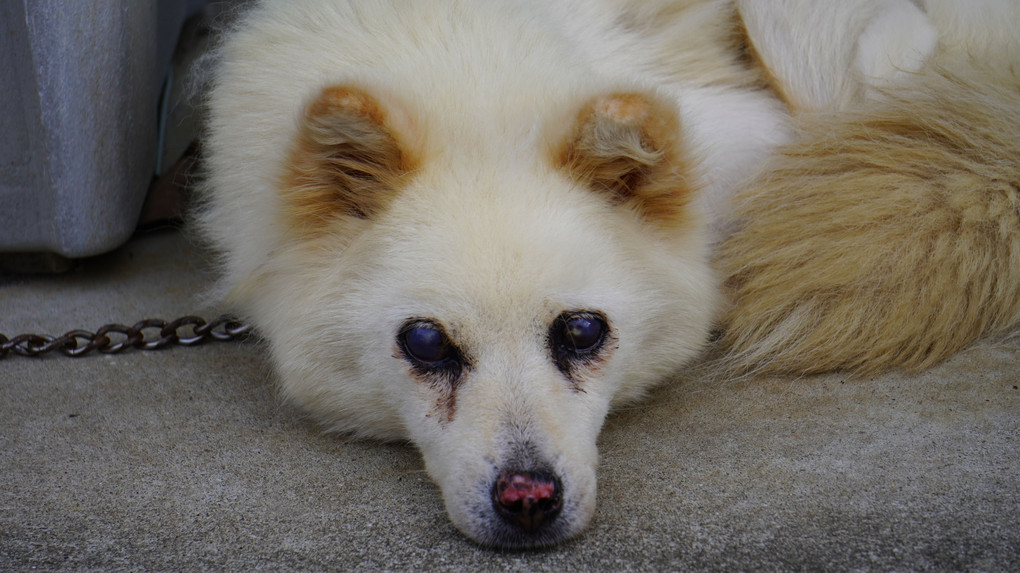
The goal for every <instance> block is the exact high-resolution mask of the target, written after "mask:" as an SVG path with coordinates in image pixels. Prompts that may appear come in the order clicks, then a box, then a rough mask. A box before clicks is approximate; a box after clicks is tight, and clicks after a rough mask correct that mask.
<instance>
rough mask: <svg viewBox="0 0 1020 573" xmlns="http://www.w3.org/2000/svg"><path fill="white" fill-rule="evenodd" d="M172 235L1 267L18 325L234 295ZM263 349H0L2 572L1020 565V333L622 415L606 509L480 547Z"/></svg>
mask: <svg viewBox="0 0 1020 573" xmlns="http://www.w3.org/2000/svg"><path fill="white" fill-rule="evenodd" d="M210 277H211V273H210V271H209V268H208V266H207V265H206V263H205V256H204V255H203V253H202V251H201V250H199V249H198V248H197V247H195V246H193V245H191V244H190V243H189V242H188V241H187V240H185V239H184V238H183V237H182V236H181V235H180V234H179V233H177V232H173V231H164V232H158V233H152V234H147V235H140V236H138V237H136V238H135V239H134V240H132V241H131V242H130V243H129V244H128V245H127V246H126V247H124V248H122V249H121V250H119V251H117V252H115V253H113V254H111V255H107V256H104V257H100V258H97V259H91V260H87V261H84V262H83V263H81V265H80V266H79V268H78V269H77V270H75V271H73V272H71V273H68V274H64V275H59V276H14V277H12V276H6V277H0V332H2V333H4V334H6V335H8V336H11V335H13V334H15V333H21V332H46V333H62V332H64V331H67V330H71V329H73V328H87V329H89V330H95V329H96V328H97V327H98V326H100V325H102V324H105V323H108V322H122V323H128V324H130V323H133V322H135V321H137V320H139V319H141V318H147V317H150V316H154V317H161V318H169V317H172V316H177V315H181V314H188V313H193V312H196V311H197V312H201V313H203V314H205V315H207V316H212V315H215V314H216V311H217V309H216V308H214V307H210V306H209V305H206V304H203V303H202V297H201V295H200V293H201V292H202V291H203V289H204V288H206V287H207V285H208V283H209V280H210ZM264 354H265V353H264V350H263V348H261V347H260V345H259V344H258V343H255V342H244V343H216V344H209V345H205V346H202V347H197V348H174V349H171V350H164V351H159V352H141V351H133V352H127V353H123V354H119V355H112V356H106V355H98V354H95V355H91V356H89V357H86V358H81V359H71V358H66V357H62V356H56V355H52V356H47V357H45V358H24V357H19V356H9V357H7V358H4V359H0V480H2V484H3V485H2V487H0V570H28V569H33V568H38V569H43V570H61V569H74V570H82V569H90V570H96V569H100V570H108V569H111V570H112V569H135V570H155V571H167V570H174V571H180V570H197V569H202V570H206V569H227V570H251V569H255V568H265V569H269V570H274V571H286V570H331V569H339V570H343V569H354V568H358V569H360V570H462V569H471V570H495V571H503V570H512V571H516V570H549V571H554V570H555V571H569V570H689V569H710V570H803V569H809V570H818V569H838V570H847V569H866V570H893V569H895V570H977V571H1005V570H1013V571H1016V570H1020V450H1018V438H1020V390H1018V389H1017V387H1018V385H1020V368H1018V366H1020V341H1016V340H1014V341H1010V342H1004V343H999V344H994V345H984V346H982V347H980V348H976V349H972V350H970V351H968V352H965V353H963V354H961V355H959V356H957V357H956V358H954V359H953V360H951V361H949V362H948V363H946V364H943V365H942V366H940V367H937V368H935V369H933V370H930V371H928V372H926V373H924V374H921V375H919V376H904V375H898V374H890V375H885V376H882V377H878V378H874V379H865V380H852V379H847V378H845V377H843V376H839V375H830V376H822V377H814V378H807V379H799V380H793V379H765V380H749V381H740V382H723V383H718V382H711V381H710V380H709V378H707V377H705V376H697V375H692V376H689V377H688V378H687V379H685V380H682V381H678V382H677V383H676V384H673V385H670V386H668V387H665V388H663V389H662V390H661V391H659V392H657V393H656V394H655V395H654V396H653V397H652V398H651V399H650V400H648V401H647V402H646V403H644V404H643V405H641V406H639V407H636V408H633V409H630V410H627V411H624V412H619V413H617V414H615V415H614V416H613V417H611V419H610V420H609V422H608V424H607V427H606V429H605V431H604V433H603V435H602V439H601V452H602V466H601V468H600V476H599V477H600V490H599V509H598V512H597V514H596V518H595V521H594V523H593V524H592V526H591V527H590V528H589V529H588V531H587V532H586V533H585V534H584V535H582V536H581V537H579V538H577V539H576V540H573V541H571V542H569V543H566V544H564V545H562V546H559V547H556V548H553V549H549V550H545V551H537V552H498V551H492V550H488V549H483V548H479V547H477V546H475V545H474V544H472V543H471V542H469V541H467V540H466V539H465V538H464V537H462V536H461V535H460V534H459V533H458V532H457V531H456V530H455V529H454V528H453V527H452V526H451V525H450V523H449V521H448V520H447V518H446V515H445V512H444V510H443V507H442V503H441V500H440V496H439V491H438V489H437V487H436V486H435V485H434V484H432V483H431V481H430V480H429V479H428V477H427V476H426V475H425V474H424V473H423V470H422V463H421V461H420V459H419V456H418V454H417V453H416V452H415V451H414V449H413V448H412V447H410V446H407V445H402V444H379V443H371V442H354V441H349V440H347V439H345V438H343V437H338V436H330V435H322V434H321V433H320V432H319V431H318V430H317V429H316V428H315V427H314V426H313V425H311V424H310V423H308V422H307V421H306V420H304V419H303V418H302V416H301V414H300V413H299V412H296V411H294V410H292V409H291V408H289V407H287V406H285V405H282V404H281V402H280V401H279V400H278V399H277V397H276V395H275V392H274V389H273V384H272V376H271V373H270V372H269V369H268V365H267V363H266V361H265V358H264Z"/></svg>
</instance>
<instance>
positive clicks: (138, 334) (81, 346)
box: [0, 315, 252, 359]
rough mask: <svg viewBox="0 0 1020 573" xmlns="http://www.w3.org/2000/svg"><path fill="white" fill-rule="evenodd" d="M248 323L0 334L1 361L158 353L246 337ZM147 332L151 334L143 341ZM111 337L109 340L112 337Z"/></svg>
mask: <svg viewBox="0 0 1020 573" xmlns="http://www.w3.org/2000/svg"><path fill="white" fill-rule="evenodd" d="M251 330H252V327H251V325H250V324H247V323H244V322H240V321H238V320H237V319H236V318H234V317H232V316H227V315H224V316H221V317H219V318H217V319H215V320H213V321H212V322H206V321H205V320H204V319H202V318H199V317H197V316H183V317H181V318H178V319H177V320H174V321H172V322H166V321H164V320H160V319H158V318H149V319H145V320H143V321H141V322H138V323H136V324H135V325H134V326H124V325H122V324H107V325H105V326H103V327H101V328H100V329H99V330H97V331H96V332H89V331H87V330H72V331H70V332H68V333H66V334H64V335H63V336H60V337H53V336H48V335H45V334H19V335H18V336H15V337H14V338H7V337H6V336H4V335H3V334H0V359H3V358H6V357H7V355H8V354H11V353H13V354H17V355H19V356H39V355H41V354H46V353H49V352H53V351H60V352H62V353H63V354H64V355H66V356H71V357H78V356H85V355H86V354H88V353H90V352H92V351H93V350H98V351H99V352H102V353H103V354H115V353H117V352H121V351H123V350H126V349H128V348H137V349H140V350H159V349H161V348H166V347H168V346H172V345H180V346H193V345H196V344H201V343H202V342H205V341H207V340H217V341H228V340H237V339H241V338H245V337H247V336H248V335H249V334H250V333H251ZM146 331H148V332H150V333H152V334H151V335H149V337H148V338H146ZM111 335H112V338H111Z"/></svg>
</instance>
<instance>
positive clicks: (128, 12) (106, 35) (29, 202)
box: [0, 0, 204, 258]
mask: <svg viewBox="0 0 1020 573" xmlns="http://www.w3.org/2000/svg"><path fill="white" fill-rule="evenodd" d="M202 4H204V0H203V1H197V2H196V1H194V0H89V1H78V0H0V253H4V252H6V253H56V254H59V255H62V256H64V257H68V258H78V257H85V256H90V255H95V254H99V253H103V252H106V251H109V250H112V249H114V248H116V247H118V246H119V245H121V244H122V243H123V242H124V241H126V240H127V239H128V237H130V235H131V233H132V231H133V230H134V228H135V224H136V222H137V220H138V214H139V211H140V209H141V206H142V203H143V201H144V199H145V193H146V190H147V188H148V186H149V183H150V182H151V179H152V176H153V166H154V163H155V156H156V149H157V131H158V130H157V126H158V107H159V99H160V93H161V92H162V88H163V82H164V79H165V77H166V73H167V70H168V68H169V63H170V57H171V55H172V53H173V46H174V45H175V43H176V40H177V37H178V35H179V33H180V27H181V24H182V22H183V21H184V18H185V17H186V16H187V15H189V14H191V13H193V12H194V11H196V10H197V9H199V8H201V6H202Z"/></svg>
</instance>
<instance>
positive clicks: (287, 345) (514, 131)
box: [198, 0, 1020, 547]
mask: <svg viewBox="0 0 1020 573" xmlns="http://www.w3.org/2000/svg"><path fill="white" fill-rule="evenodd" d="M962 4H963V3H958V2H953V1H951V0H930V1H923V2H912V1H910V0H852V1H847V2H840V3H833V2H825V3H818V2H811V1H810V0H776V1H773V2H767V3H765V2H755V1H753V0H747V1H731V0H650V1H636V0H557V1H554V2H547V1H539V0H492V1H488V2H479V1H477V0H475V1H470V0H423V1H420V2H417V1H416V2H403V1H398V0H378V1H373V2H355V1H353V0H262V1H260V2H257V3H256V4H255V5H254V6H252V7H251V8H250V9H248V10H246V11H245V12H244V14H242V15H241V16H240V17H239V18H238V20H237V22H236V23H235V24H234V25H232V27H231V29H230V31H229V32H228V33H226V34H225V37H224V38H225V39H224V40H223V41H222V43H221V45H220V46H219V47H218V48H217V49H216V50H215V53H214V55H213V58H214V60H215V62H216V64H215V67H214V71H213V72H212V80H211V89H210V94H209V97H208V102H207V103H208V110H209V114H208V130H207V135H206V138H205V141H204V151H205V158H204V161H205V166H206V171H207V175H206V181H205V183H204V194H203V195H204V199H203V201H202V204H201V207H200V210H199V214H198V218H199V224H200V227H201V229H202V231H203V233H204V236H205V237H206V238H207V239H208V241H209V243H210V244H211V246H212V248H213V249H214V250H215V251H216V252H217V253H219V255H220V260H221V264H222V268H223V278H222V281H221V283H220V284H221V288H222V293H223V296H224V297H226V299H227V300H228V301H230V303H231V304H232V305H234V307H235V308H236V309H237V310H238V312H239V313H241V314H242V315H243V316H245V317H247V318H249V319H250V320H251V321H252V322H253V323H254V324H255V325H256V327H257V329H258V330H259V332H260V333H261V334H262V335H263V336H264V337H265V339H266V340H267V341H268V345H269V349H270V354H271V358H272V361H273V363H274V365H275V368H276V371H277V374H278V377H279V380H280V387H281V389H282V393H283V395H284V396H285V397H286V398H287V399H288V400H290V401H292V402H294V403H295V404H297V405H299V406H300V407H301V408H303V409H305V410H306V411H307V412H309V413H310V414H312V415H313V416H314V417H315V419H317V420H318V421H319V422H321V423H322V424H323V426H324V427H325V428H327V429H328V430H331V431H336V432H342V433H346V434H350V435H353V436H357V437H369V438H380V439H392V440H410V441H412V442H413V443H414V444H415V445H416V446H417V447H418V448H419V449H420V451H421V453H422V455H423V457H424V460H425V465H426V469H427V471H428V473H429V475H430V476H431V477H432V478H433V479H434V480H435V481H436V482H437V483H438V484H439V486H440V488H441V490H442V493H443V498H444V502H445V505H446V508H447V511H448V514H449V516H450V518H451V520H452V522H453V523H454V524H455V525H456V526H457V527H458V528H459V529H460V530H461V531H462V532H463V533H464V534H465V535H467V536H468V537H469V538H471V539H472V540H474V541H476V542H478V543H480V544H482V545H486V546H499V547H534V546H543V545H549V544H554V543H557V542H560V541H562V540H565V539H568V538H570V537H572V536H575V535H577V534H578V533H579V532H580V531H582V530H583V529H584V527H585V526H586V525H587V524H588V523H589V521H590V520H591V518H592V515H593V512H594V508H595V500H596V465H597V458H598V454H597V449H596V438H597V436H598V434H599V431H600V428H601V427H602V425H603V422H604V420H605V418H606V416H607V414H608V413H609V412H610V411H611V410H612V409H613V408H616V407H619V406H620V405H622V404H626V403H629V402H632V401H634V400H637V399H640V398H642V397H643V396H645V395H646V394H647V392H648V390H649V389H650V388H652V387H653V386H655V385H657V384H660V383H663V382H665V381H668V380H670V379H673V378H675V377H676V376H677V375H678V373H681V372H683V371H684V369H685V368H686V367H687V366H688V365H690V364H692V363H693V362H695V361H704V360H714V362H713V364H714V365H716V366H717V367H718V368H719V370H720V372H725V373H727V374H747V373H758V372H769V373H796V374H805V373H812V372H820V371H827V370H834V369H843V370H850V371H857V372H869V371H877V370H881V369H889V368H903V369H908V370H909V369H918V368H923V367H926V366H928V365H931V364H934V363H936V362H938V361H940V360H943V359H945V358H946V357H948V356H949V355H951V354H952V353H954V352H956V351H958V350H960V349H961V348H964V347H966V346H967V345H969V344H971V343H973V342H974V341H975V340H977V339H979V338H981V337H989V336H996V335H1002V334H1004V333H1007V332H1009V331H1011V330H1012V329H1014V328H1016V326H1017V325H1018V324H1020V215H1018V213H1020V211H1018V209H1020V199H1018V190H1020V142H1018V139H1020V138H1018V136H1020V80H1018V78H1017V76H1016V73H1015V72H1014V71H1013V68H1012V66H1013V65H1014V64H1015V63H1017V62H1018V61H1020V59H1018V57H1017V56H1018V54H1020V50H1018V45H1017V40H1016V39H1015V38H1017V37H1018V34H1017V32H1018V27H1020V9H1018V8H1017V7H1016V6H1015V5H1014V4H1013V3H1012V2H1010V0H983V1H982V5H983V6H982V9H977V8H973V7H972V6H970V5H969V4H968V5H967V6H966V7H965V6H963V5H962ZM713 356H714V358H713ZM706 357H707V358H706Z"/></svg>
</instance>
